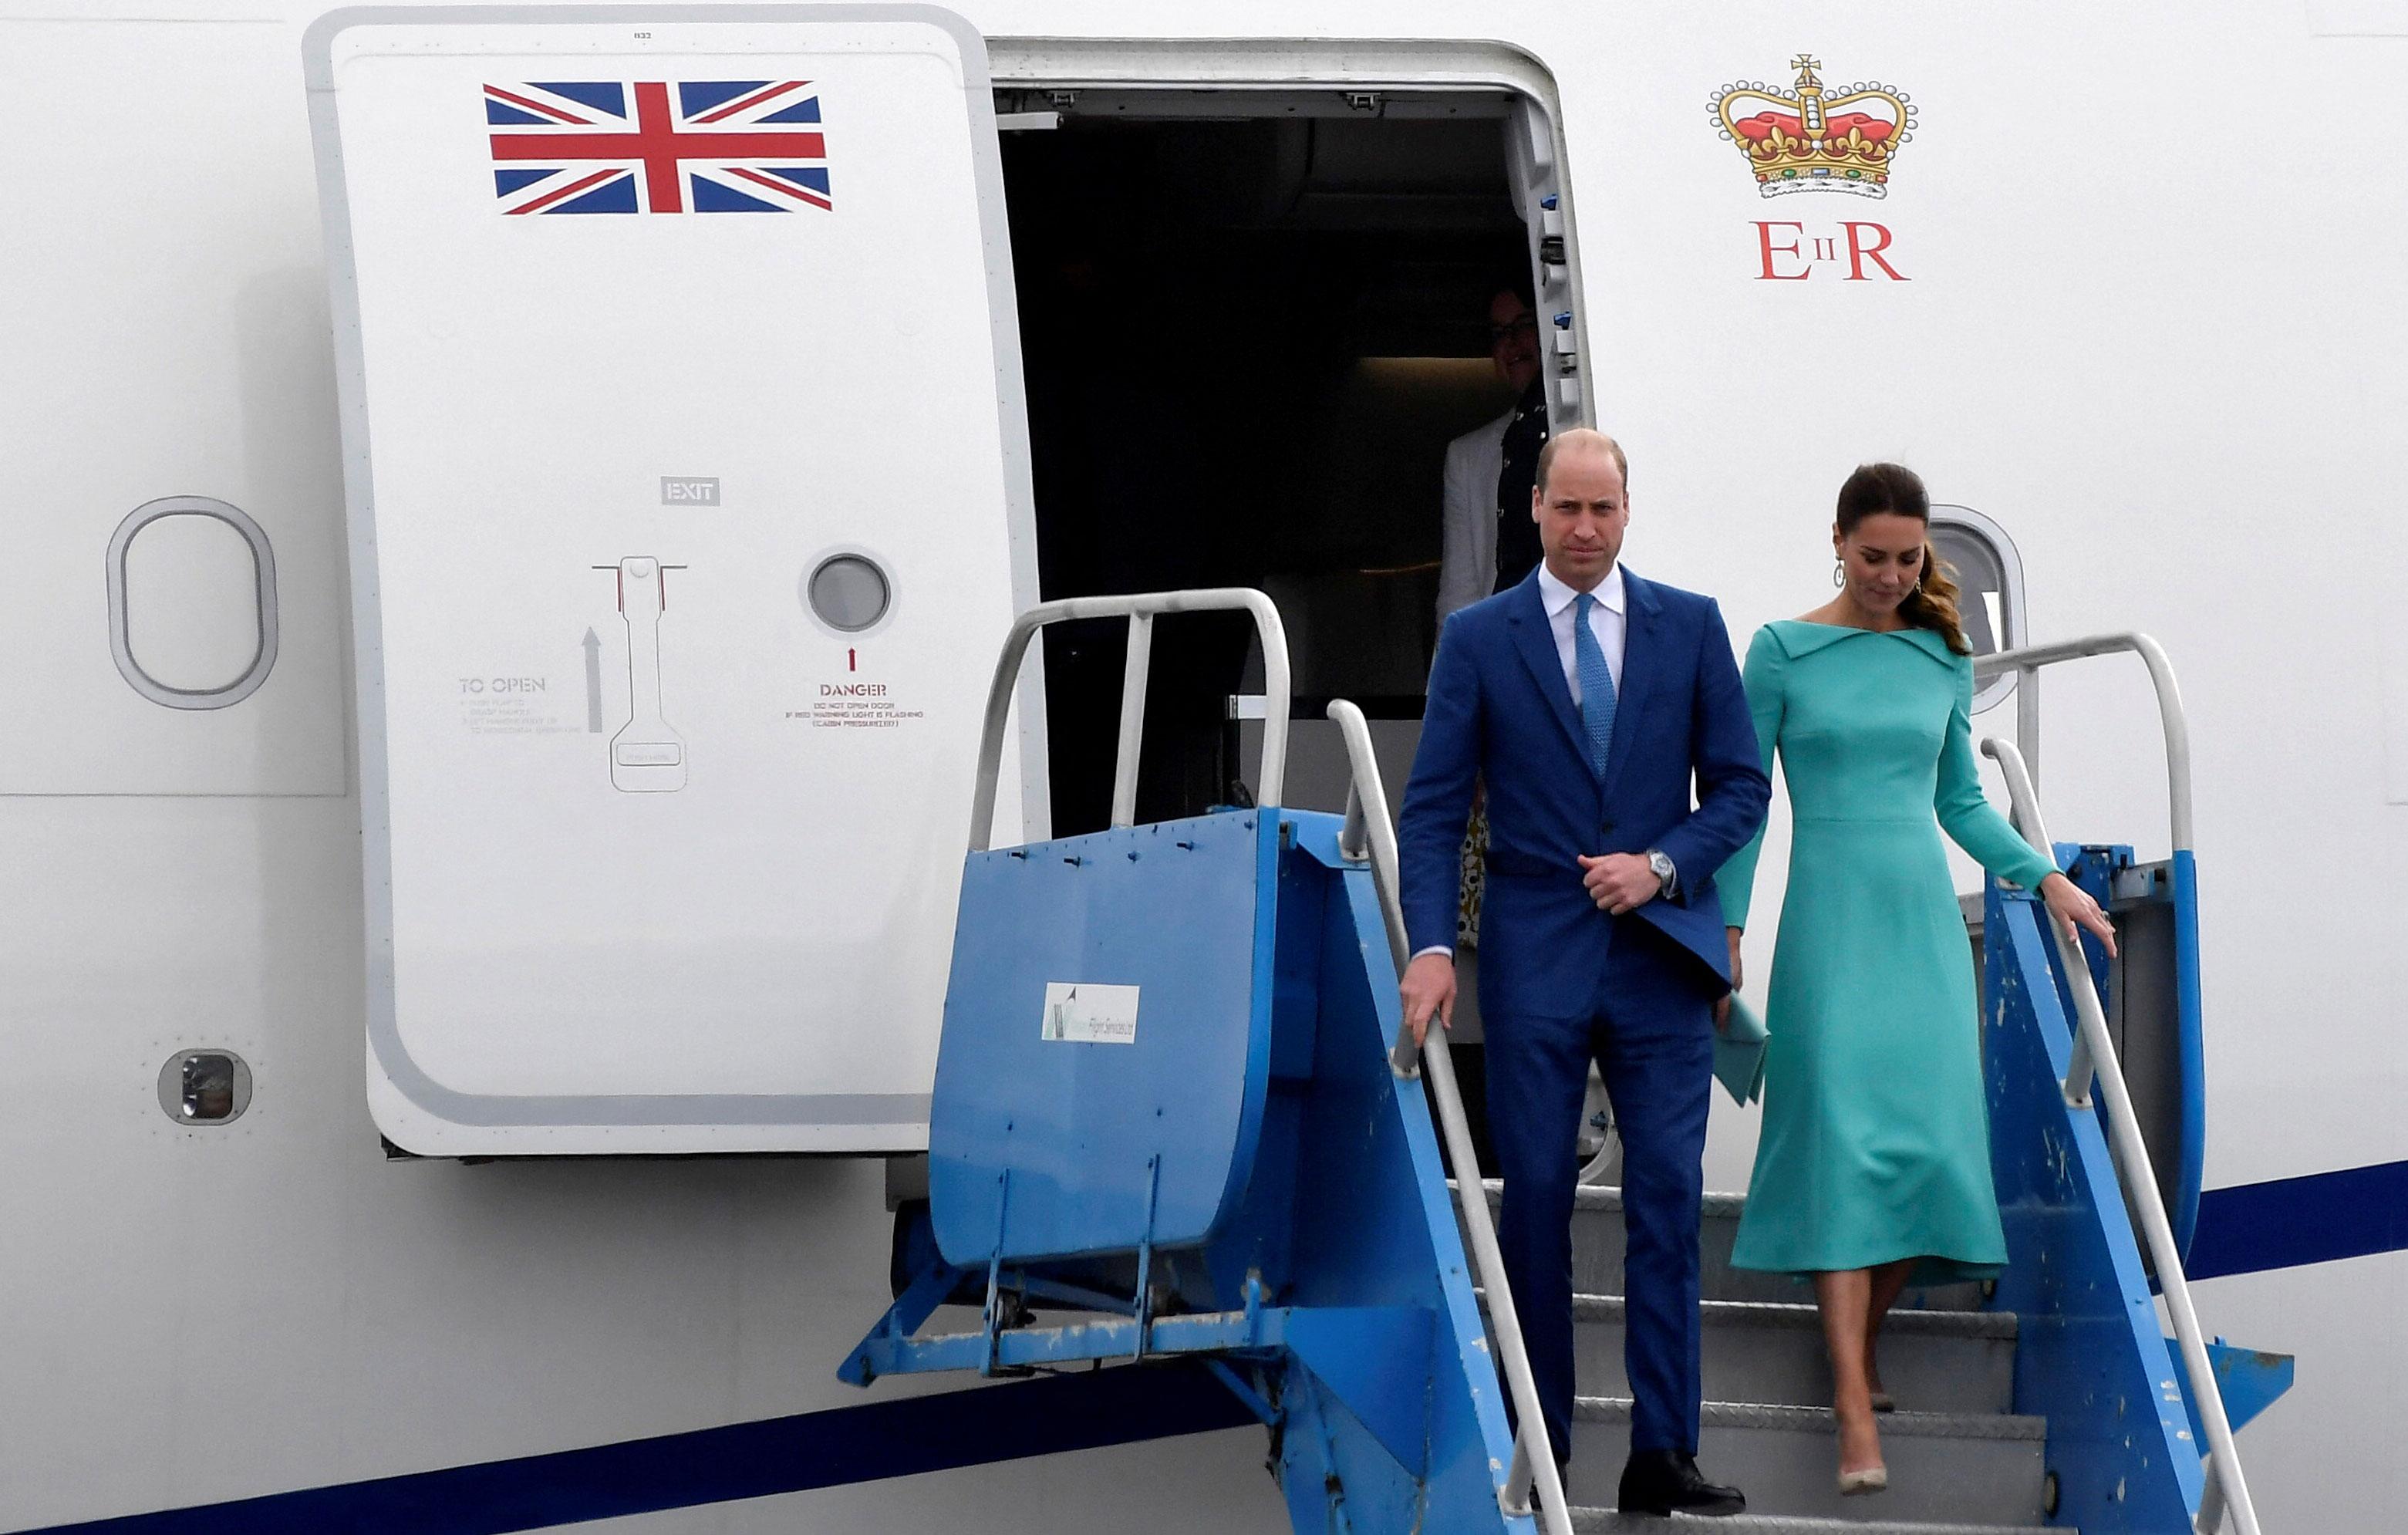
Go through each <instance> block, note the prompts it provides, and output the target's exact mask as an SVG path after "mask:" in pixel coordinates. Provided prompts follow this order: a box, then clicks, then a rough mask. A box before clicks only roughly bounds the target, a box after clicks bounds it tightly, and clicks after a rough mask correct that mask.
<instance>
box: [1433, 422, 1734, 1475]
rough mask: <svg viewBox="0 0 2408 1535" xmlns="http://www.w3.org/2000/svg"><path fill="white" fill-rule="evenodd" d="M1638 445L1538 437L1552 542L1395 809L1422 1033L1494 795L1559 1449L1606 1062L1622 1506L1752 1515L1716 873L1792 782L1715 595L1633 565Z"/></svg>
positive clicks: (1504, 1028) (1443, 987)
mask: <svg viewBox="0 0 2408 1535" xmlns="http://www.w3.org/2000/svg"><path fill="white" fill-rule="evenodd" d="M1628 483H1629V463H1628V460H1627V458H1626V457H1625V456H1624V453H1623V451H1622V448H1621V446H1620V445H1619V444H1617V443H1616V442H1614V441H1613V438H1608V437H1606V436H1604V435H1603V434H1602V433H1598V432H1594V431H1589V430H1587V429H1585V428H1582V429H1576V430H1572V431H1568V432H1565V433H1563V434H1562V435H1561V436H1559V437H1557V438H1555V439H1554V440H1552V441H1550V442H1549V443H1548V444H1547V445H1546V447H1545V449H1544V450H1543V451H1542V452H1541V453H1540V455H1539V461H1538V474H1537V483H1536V485H1535V487H1534V488H1533V490H1532V491H1531V495H1530V517H1531V520H1532V521H1533V522H1534V523H1535V524H1537V529H1538V535H1539V542H1540V544H1541V548H1542V550H1543V558H1542V559H1541V563H1540V565H1539V567H1538V568H1537V569H1535V570H1533V571H1532V572H1531V573H1530V574H1529V575H1528V576H1527V578H1526V579H1524V580H1523V581H1521V582H1519V583H1518V584H1516V585H1514V586H1512V587H1511V588H1509V589H1507V590H1505V591H1502V592H1499V593H1498V594H1497V595H1494V596H1491V597H1489V598H1487V599H1486V600H1484V601H1481V602H1476V603H1473V604H1472V605H1471V606H1469V607H1468V608H1465V609H1463V610H1460V611H1458V612H1456V613H1455V614H1454V615H1453V616H1451V617H1450V618H1449V619H1448V620H1447V621H1446V624H1445V627H1444V628H1443V629H1442V630H1441V633H1440V637H1439V645H1438V658H1437V660H1436V661H1434V662H1433V663H1432V664H1431V667H1430V681H1429V704H1428V708H1427V710H1426V713H1425V715H1424V717H1423V724H1422V739H1421V746H1420V750H1419V751H1418V753H1416V754H1415V756H1414V758H1413V772H1412V779H1411V781H1410V782H1408V783H1407V785H1406V788H1405V805H1404V811H1403V813H1402V815H1401V816H1400V817H1399V818H1398V851H1399V853H1400V854H1401V862H1402V881H1401V882H1402V885H1403V892H1402V893H1403V897H1404V908H1405V928H1406V932H1407V934H1408V936H1409V938H1410V939H1411V940H1412V949H1413V955H1412V962H1411V963H1410V964H1409V965H1408V966H1407V967H1406V969H1405V974H1404V978H1403V983H1402V988H1401V989H1402V992H1403V997H1404V1009H1405V1017H1406V1020H1407V1022H1408V1023H1410V1024H1411V1025H1412V1029H1413V1035H1414V1038H1415V1039H1416V1040H1419V1039H1421V1038H1422V1037H1423V1035H1424V1033H1425V1031H1426V1029H1427V1028H1428V1026H1429V1021H1430V1019H1431V1018H1432V1017H1433V1016H1435V1017H1437V1018H1438V1019H1439V1020H1440V1022H1441V1024H1444V1023H1446V1022H1447V1021H1448V1020H1449V1018H1450V1017H1451V1015H1452V1013H1453V1011H1454V1008H1455V958H1454V948H1453V946H1454V943H1455V908H1456V890H1457V883H1458V875H1459V859H1458V850H1459V849H1460V848H1461V846H1462V843H1463V829H1464V823H1465V820H1466V818H1467V816H1468V815H1469V811H1470V807H1471V796H1472V785H1473V784H1474V783H1475V782H1481V781H1483V780H1484V781H1485V782H1486V784H1487V796H1488V797H1487V805H1488V835H1489V842H1488V878H1487V894H1486V900H1487V911H1486V913H1485V915H1484V919H1483V922H1482V926H1481V935H1480V943H1481V963H1480V1015H1481V1022H1482V1026H1483V1028H1484V1031H1485V1034H1486V1040H1487V1077H1488V1126H1489V1133H1490V1136H1491V1138H1492V1140H1494V1142H1495V1145H1496V1148H1497V1160H1498V1171H1499V1172H1500V1173H1501V1174H1502V1175H1503V1177H1504V1180H1505V1198H1504V1208H1503V1211H1502V1212H1501V1214H1500V1216H1499V1219H1498V1240H1499V1241H1500V1243H1501V1245H1502V1246H1503V1248H1504V1253H1505V1269H1506V1276H1507V1280H1508V1282H1509V1283H1510V1284H1511V1285H1512V1292H1513V1302H1514V1306H1515V1308H1516V1309H1517V1310H1518V1311H1519V1313H1520V1315H1521V1322H1522V1336H1523V1341H1524V1342H1525V1343H1526V1344H1527V1346H1528V1349H1529V1353H1530V1366H1531V1372H1532V1373H1533V1374H1534V1375H1535V1376H1536V1377H1537V1381H1538V1387H1539V1405H1540V1409H1541V1413H1542V1415H1543V1416H1544V1418H1545V1420H1546V1427H1547V1438H1548V1442H1549V1444H1550V1445H1551V1446H1552V1447H1553V1449H1554V1451H1555V1456H1556V1458H1557V1459H1558V1460H1559V1461H1560V1460H1566V1459H1569V1457H1570V1446H1571V1437H1570V1436H1571V1414H1572V1392H1573V1382H1572V1294H1571V1212H1572V1198H1573V1187H1574V1180H1575V1179H1576V1177H1577V1175H1578V1166H1577V1161H1576V1158H1575V1156H1574V1154H1573V1144H1574V1138H1575V1137H1576V1136H1577V1135H1578V1134H1579V1130H1580V1119H1581V1109H1582V1098H1583V1095H1584V1092H1585V1090H1586V1088H1587V1083H1588V1069H1589V1062H1590V1061H1591V1060H1592V1059H1594V1060H1595V1061H1596V1063H1597V1065H1598V1070H1599V1072H1600V1073H1601V1074H1602V1075H1603V1077H1604V1079H1605V1085H1606V1091H1607V1092H1608V1093H1609V1094H1610V1095H1611V1096H1612V1097H1613V1115H1614V1120H1615V1123H1616V1124H1617V1125H1618V1126H1620V1127H1621V1130H1622V1148H1623V1153H1622V1155H1623V1188H1622V1209H1623V1221H1624V1224H1625V1227H1626V1228H1627V1231H1628V1234H1629V1245H1628V1257H1627V1261H1626V1263H1625V1266H1624V1284H1623V1290H1624V1295H1625V1298H1626V1303H1627V1325H1626V1327H1625V1330H1624V1339H1625V1343H1624V1347H1625V1356H1626V1360H1627V1367H1628V1371H1629V1379H1630V1392H1631V1398H1632V1410H1631V1425H1630V1458H1629V1461H1628V1463H1627V1465H1626V1466H1625V1468H1624V1470H1623V1473H1622V1482H1621V1496H1620V1506H1621V1507H1622V1509H1623V1510H1624V1512H1626V1513H1656V1514H1663V1513H1674V1512H1680V1513H1739V1512H1741V1511H1742V1510H1743V1509H1744V1508H1746V1506H1747V1502H1746V1499H1744V1498H1742V1497H1741V1495H1740V1493H1739V1491H1738V1489H1736V1488H1733V1487H1726V1486H1717V1485H1714V1484H1713V1483H1710V1482H1708V1481H1707V1480H1706V1479H1705V1478H1704V1476H1703V1475H1701V1474H1700V1473H1699V1470H1698V1464H1697V1450H1698V1409H1699V1315H1698V1219H1699V1203H1700V1200H1701V1198H1702V1191H1703V1188H1704V1174H1703V1171H1702V1168H1701V1162H1702V1158H1703V1155H1704V1152H1705V1140H1706V1105H1707V1093H1708V1089H1709V1087H1710V1086H1711V1085H1712V1083H1713V1034H1714V1026H1715V1018H1716V1012H1717V1010H1718V1009H1719V1008H1721V1007H1722V1006H1723V1005H1724V1003H1723V998H1725V997H1727V996H1728V995H1729V992H1730V986H1731V972H1732V963H1733V960H1732V953H1731V948H1732V946H1731V944H1730V941H1729V940H1728V938H1727V935H1726V934H1725V932H1724V928H1723V914H1722V903H1721V901H1720V900H1719V899H1717V898H1716V897H1715V895H1714V871H1715V870H1717V869H1719V868H1721V867H1722V866H1723V864H1724V862H1725V861H1726V860H1727V859H1728V858H1729V857H1730V855H1731V854H1734V853H1736V852H1738V851H1739V849H1740V848H1741V847H1742V846H1743V845H1745V844H1746V842H1747V841H1748V839H1750V838H1752V837H1754V836H1755V835H1756V829H1757V828H1758V827H1759V826H1761V825H1763V824H1764V811H1765V803H1766V801H1767V800H1768V799H1769V798H1770V792H1771V791H1770V784H1769V783H1768V782H1767V781H1766V778H1765V775H1764V771H1763V769H1762V768H1761V767H1760V766H1759V765H1758V764H1759V756H1758V753H1757V749H1756V726H1755V724H1754V723H1753V721H1752V720H1751V719H1750V717H1749V715H1748V709H1747V699H1746V696H1745V695H1744V694H1742V692H1741V690H1740V680H1739V667H1738V666H1737V665H1736V664H1735V662H1734V661H1733V659H1732V655H1731V644H1730V637H1729V636H1728V635H1727V634H1726V633H1725V632H1724V629H1723V620H1722V614H1721V612H1720V611H1719V610H1717V609H1716V608H1715V606H1714V604H1713V600H1712V599H1711V598H1708V597H1702V596H1699V595H1696V594H1695V593H1691V592H1684V591H1681V590H1679V589H1677V588H1674V587H1670V586H1662V585H1658V584H1656V582H1654V581H1642V580H1641V579H1640V578H1639V577H1638V576H1637V575H1636V574H1634V573H1632V572H1630V571H1628V570H1626V569H1624V568H1623V567H1622V563H1621V557H1622V536H1623V533H1624V531H1625V529H1626V528H1627V526H1628V525H1629V521H1630V500H1629V495H1628Z"/></svg>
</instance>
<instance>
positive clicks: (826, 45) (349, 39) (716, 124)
mask: <svg viewBox="0 0 2408 1535" xmlns="http://www.w3.org/2000/svg"><path fill="white" fill-rule="evenodd" d="M735 14H736V13H733V12H731V11H729V10H728V9H726V8H724V7H696V8H695V9H693V10H691V11H684V12H681V11H679V10H677V9H675V8H669V9H661V10H656V11H650V12H647V13H646V15H645V17H644V18H642V19H640V20H631V19H628V18H625V17H617V13H614V12H606V11H593V10H564V11H555V12H547V11H546V10H543V9H538V8H511V7H495V8H494V9H490V10H483V11H479V10H461V9H449V8H447V9H441V10H428V11H423V12H415V13H413V12H412V11H410V10H408V9H399V8H396V9H383V10H351V11H343V12H337V13H336V14H334V15H332V16H329V17H327V18H326V19H325V20H323V21H322V22H319V23H318V24H317V25H316V26H315V27H313V28H312V29H311V31H310V33H309V36H308V43H307V49H306V50H307V58H308V78H309V90H310V102H311V120H312V128H313V135H314V138H315V142H316V148H317V153H318V161H319V166H320V183H321V191H322V199H323V208H324V215H325V223H326V233H327V238H328V255H329V263H330V267H331V271H332V277H331V281H332V286H333V289H334V312H335V326H336V332H337V361H338V371H339V377H340V381H341V386H342V404H343V413H344V444H345V450H346V468H347V476H348V486H347V489H348V500H349V527H350V541H351V561H352V572H353V581H352V588H351V599H352V603H353V608H354V613H353V622H354V627H355V639H356V646H355V648H356V652H357V663H356V664H357V671H358V675H357V686H358V703H359V708H358V732H359V740H360V750H361V779H362V821H363V832H364V839H365V845H366V887H367V903H368V904H367V929H368V932H367V952H368V967H369V993H370V996H369V1024H368V1027H369V1043H370V1049H369V1053H368V1074H369V1087H370V1095H369V1096H370V1101H371V1106H372V1108H373V1110H374V1112H375V1115H376V1119H377V1122H378V1124H379V1126H380V1128H381V1129H382V1130H383V1131H384V1133H385V1134H386V1136H387V1137H388V1138H390V1139H391V1140H394V1141H395V1142H397V1143H398V1144H400V1145H402V1146H403V1147H405V1148H407V1149H409V1150H411V1151H416V1152H422V1153H426V1154H431V1155H511V1154H541V1155H561V1154H590V1153H631V1152H641V1153H665V1154H666V1153H692V1152H702V1151H858V1152H885V1151H908V1150H915V1149H919V1148H922V1147H925V1144H926V1117H927V1102H928V1092H929V1085H930V1082H931V1078H932V1075H933V1071H934V1064H935V1054H936V1043H937V1034H938V1029H939V1021H940V1013H941V1008H942V1002H943V987H944V980H945V976H946V973H947V968H948V958H949V955H950V952H951V946H952V931H953V915H954V904H955V900H956V897H957V893H958V884H959V880H960V871H961V861H962V854H963V851H964V847H965V837H966V833H967V827H968V810H969V801H970V791H971V778H972V769H973V766H974V762H973V759H974V755H975V752H976V743H977V739H978V732H979V727H980V723H981V713H982V704H983V695H984V691H985V686H986V680H987V677H988V675H989V672H990V669H991V667H992V666H993V664H994V657H995V655H996V651H997V648H998V647H999V645H1000V643H1001V640H1002V638H1003V635H1004V633H1005V631H1006V629H1007V628H1008V626H1009V624H1010V623H1011V618H1012V616H1013V614H1014V613H1015V612H1016V611H1017V610H1019V609H1020V608H1021V607H1023V606H1025V605H1026V604H1027V603H1029V602H1031V601H1033V600H1034V599H1035V595H1036V593H1035V584H1036V572H1035V560H1034V552H1033V539H1032V536H1031V533H1030V514H1029V501H1028V483H1027V450H1026V425H1025V413H1024V409H1023V406H1022V401H1021V395H1020V377H1021V373H1020V357H1019V341H1018V335H1017V329H1016V320H1015V317H1014V312H1013V308H1012V298H1011V292H1012V290H1011V255H1010V247H1009V244H1008V240H1007V237H1006V230H1005V223H1004V214H1003V204H1002V195H1003V194H1002V180H1001V175H1000V169H999V161H998V151H997V146H996V128H995V121H994V111H993V101H992V90H991V87H990V84H989V81H988V78H987V68H986V57H985V50H984V47H983V44H982V41H981V39H980V38H979V36H978V35H977V34H976V33H975V32H973V31H972V30H971V29H970V28H969V27H968V26H967V25H966V24H964V23H963V22H960V21H959V20H958V19H956V18H953V17H952V16H950V15H949V14H947V13H944V12H941V11H937V10H932V9H930V8H928V7H919V6H912V7H879V6H866V7H829V8H827V9H825V10H805V9H801V8H796V9H794V10H786V11H780V10H777V9H769V8H765V9H764V10H762V11H760V12H758V13H755V17H754V18H753V19H743V20H734V19H731V17H732V16H733V15H735ZM602 17H616V19H612V20H599V19H596V18H602ZM564 18H565V19H564ZM1033 686H1034V684H1032V692H1031V693H1030V694H1029V695H1026V696H1024V700H1023V704H1024V707H1023V708H1022V710H1021V714H1022V717H1023V719H1024V722H1025V724H1024V727H1023V737H1022V739H1027V736H1028V734H1029V733H1030V732H1031V731H1034V730H1039V729H1041V725H1042V711H1041V709H1040V708H1039V699H1038V698H1037V696H1034V693H1033ZM1032 766H1038V767H1041V764H1032ZM1023 782H1025V781H1024V780H1023V779H1022V778H1021V777H1020V768H1019V766H1018V764H1017V763H1016V762H1009V763H1007V768H1006V774H1005V784H1006V790H1005V800H1004V804H1003V813H1004V814H1005V815H1006V816H1007V817H1011V816H1013V815H1017V814H1018V813H1019V808H1020V807H1019V795H1018V793H1017V790H1018V789H1019V787H1020V786H1021V784H1022V783H1023ZM1038 782H1041V779H1039V780H1038ZM1006 824H1007V825H1010V824H1011V822H1010V821H1009V820H1007V822H1006Z"/></svg>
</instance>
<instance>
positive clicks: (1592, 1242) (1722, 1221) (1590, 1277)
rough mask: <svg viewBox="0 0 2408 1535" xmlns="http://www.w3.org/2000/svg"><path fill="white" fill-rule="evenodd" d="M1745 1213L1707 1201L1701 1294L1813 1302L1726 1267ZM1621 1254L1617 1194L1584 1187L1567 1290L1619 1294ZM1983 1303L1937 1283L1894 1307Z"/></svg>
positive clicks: (1977, 1293) (1731, 1204) (1794, 1287)
mask: <svg viewBox="0 0 2408 1535" xmlns="http://www.w3.org/2000/svg"><path fill="white" fill-rule="evenodd" d="M1484 1187H1485V1188H1486V1189H1487V1191H1488V1207H1489V1208H1490V1209H1491V1210H1495V1209H1496V1208H1497V1205H1498V1200H1500V1199H1501V1198H1503V1197H1504V1189H1505V1185H1504V1184H1502V1183H1501V1182H1499V1181H1498V1180H1497V1179H1494V1178H1490V1179H1486V1180H1484ZM1745 1208H1747V1196H1746V1195H1744V1194H1708V1195H1707V1196H1706V1198H1705V1208H1704V1217H1703V1220H1702V1222H1701V1224H1700V1227H1699V1234H1698V1256H1699V1261H1700V1263H1701V1265H1702V1267H1701V1269H1700V1271H1699V1290H1700V1293H1702V1294H1703V1295H1704V1297H1705V1298H1707V1299H1709V1300H1765V1301H1772V1302H1776V1303H1780V1302H1793V1303H1794V1302H1797V1301H1801V1300H1812V1299H1813V1293H1812V1291H1810V1290H1809V1289H1808V1287H1807V1286H1806V1284H1805V1283H1804V1282H1803V1281H1800V1280H1796V1279H1792V1278H1790V1277H1789V1276H1788V1275H1786V1274H1764V1273H1756V1272H1755V1271H1753V1270H1746V1269H1734V1268H1732V1267H1731V1262H1730V1255H1731V1243H1732V1241H1734V1240H1735V1239H1736V1238H1737V1237H1738V1235H1739V1216H1740V1212H1741V1211H1742V1210H1744V1209H1745ZM1624 1250H1625V1248H1624V1240H1623V1230H1622V1190H1620V1189H1618V1188H1613V1187H1611V1186H1605V1185H1596V1184H1583V1185H1582V1186H1581V1188H1580V1189H1579V1191H1578V1192H1577V1193H1576V1194H1575V1196H1574V1198H1573V1204H1572V1288H1573V1289H1575V1290H1579V1291H1583V1292H1584V1293H1587V1294H1592V1295H1619V1294H1621V1293H1622V1258H1623V1253H1624ZM1983 1300H1984V1296H1983V1294H1982V1286H1980V1285H1979V1284H1942V1285H1933V1286H1931V1287H1929V1288H1927V1289H1917V1290H1909V1291H1908V1292H1907V1293H1906V1295H1905V1296H1904V1297H1903V1298H1901V1299H1900V1300H1899V1309H1900V1310H1903V1311H1979V1310H1980V1309H1981V1308H1982V1304H1983Z"/></svg>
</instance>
